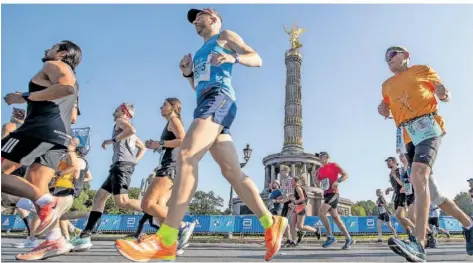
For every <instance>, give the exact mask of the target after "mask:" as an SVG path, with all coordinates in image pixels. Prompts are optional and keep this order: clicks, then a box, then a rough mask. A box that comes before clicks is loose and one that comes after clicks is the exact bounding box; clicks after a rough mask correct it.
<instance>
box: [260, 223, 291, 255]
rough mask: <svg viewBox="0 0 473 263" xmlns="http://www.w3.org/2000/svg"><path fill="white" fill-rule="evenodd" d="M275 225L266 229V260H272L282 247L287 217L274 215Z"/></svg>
mask: <svg viewBox="0 0 473 263" xmlns="http://www.w3.org/2000/svg"><path fill="white" fill-rule="evenodd" d="M273 221H274V223H273V225H272V226H271V227H269V228H268V229H266V230H265V231H264V240H265V242H266V254H265V256H264V260H266V261H270V260H271V259H272V258H273V257H274V255H276V254H277V253H278V251H279V249H281V240H282V238H283V235H284V232H285V231H286V228H287V218H284V217H280V216H273Z"/></svg>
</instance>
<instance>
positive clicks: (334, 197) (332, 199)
mask: <svg viewBox="0 0 473 263" xmlns="http://www.w3.org/2000/svg"><path fill="white" fill-rule="evenodd" d="M339 201H340V195H339V194H335V193H330V194H324V203H325V204H328V205H330V206H331V207H332V208H333V209H337V206H338V202H339Z"/></svg>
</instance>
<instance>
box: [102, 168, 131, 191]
mask: <svg viewBox="0 0 473 263" xmlns="http://www.w3.org/2000/svg"><path fill="white" fill-rule="evenodd" d="M134 171H135V163H132V162H116V163H114V164H113V165H112V166H111V167H110V171H109V174H108V177H107V179H105V182H103V184H102V186H101V187H100V188H102V189H103V190H105V191H107V192H109V193H111V194H113V195H120V194H128V189H129V187H130V183H131V175H132V174H133V172H134Z"/></svg>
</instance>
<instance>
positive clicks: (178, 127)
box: [116, 98, 195, 254]
mask: <svg viewBox="0 0 473 263" xmlns="http://www.w3.org/2000/svg"><path fill="white" fill-rule="evenodd" d="M181 108H182V105H181V101H180V100H179V99H177V98H167V99H165V100H164V102H163V105H162V106H161V116H163V117H164V118H165V119H166V120H167V124H166V126H164V129H163V132H162V133H161V138H160V140H159V141H153V140H147V141H146V143H145V146H146V147H147V148H148V149H151V150H156V151H157V152H158V153H160V154H161V160H160V164H159V166H158V167H157V168H156V169H155V171H154V173H155V175H156V176H155V178H154V179H153V182H152V183H151V185H150V186H149V187H148V189H147V190H146V193H145V194H144V196H143V199H142V200H141V208H142V209H143V211H144V212H145V213H147V214H148V215H151V216H153V217H156V218H157V219H158V222H159V224H162V222H163V221H164V219H166V216H167V213H168V207H167V202H168V201H169V198H170V197H171V190H172V187H173V181H174V176H175V174H176V162H177V159H176V156H177V151H178V148H179V147H180V146H181V142H182V139H183V138H184V135H185V134H186V133H185V131H184V125H183V124H182V120H181ZM194 228H195V223H186V222H181V225H180V228H179V237H180V238H179V242H178V245H177V249H178V251H179V252H178V253H179V254H182V253H183V251H182V249H183V247H184V246H185V245H187V244H188V242H189V239H190V237H191V235H192V233H193V231H194ZM152 236H154V234H153V235H152ZM148 237H150V236H145V237H143V238H141V240H139V239H138V240H137V239H134V240H117V242H116V243H117V246H133V244H129V243H130V242H131V243H134V244H138V243H140V242H142V241H143V240H144V239H146V238H148Z"/></svg>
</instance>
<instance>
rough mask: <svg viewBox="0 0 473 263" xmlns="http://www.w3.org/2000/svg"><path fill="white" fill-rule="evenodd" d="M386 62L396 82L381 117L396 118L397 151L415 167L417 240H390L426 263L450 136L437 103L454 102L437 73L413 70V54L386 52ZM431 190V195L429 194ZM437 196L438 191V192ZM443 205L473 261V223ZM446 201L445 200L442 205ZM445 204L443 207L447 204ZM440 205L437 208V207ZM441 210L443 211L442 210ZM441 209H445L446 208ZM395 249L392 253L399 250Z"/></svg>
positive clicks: (389, 85)
mask: <svg viewBox="0 0 473 263" xmlns="http://www.w3.org/2000/svg"><path fill="white" fill-rule="evenodd" d="M385 59H386V62H387V63H388V66H389V69H390V70H391V71H392V72H393V73H394V76H392V77H391V78H389V79H388V80H386V81H385V82H384V83H383V87H382V95H383V100H382V102H381V103H380V105H379V106H378V112H379V113H380V114H381V115H382V116H384V117H385V118H388V117H389V116H390V115H391V113H392V118H393V119H394V121H395V123H396V126H397V127H398V130H397V138H396V148H397V149H401V148H402V147H403V145H405V148H406V150H407V158H408V160H409V164H410V167H411V175H410V176H411V178H412V183H413V186H414V190H415V194H416V204H415V208H416V212H415V214H416V223H415V225H416V226H418V227H417V228H416V238H415V239H413V240H411V242H403V241H401V240H400V239H396V238H391V239H390V240H389V242H388V244H389V245H390V247H392V248H394V249H395V250H400V251H401V252H402V254H403V256H404V257H405V258H406V259H407V260H411V261H415V262H422V261H425V260H426V259H427V257H426V254H425V249H424V241H425V239H426V231H427V229H426V226H427V222H428V214H429V206H430V201H431V200H430V198H429V196H430V197H431V198H432V196H431V195H433V194H439V192H438V191H437V193H432V189H430V188H431V187H430V184H431V183H430V182H428V180H429V177H431V173H432V167H433V165H434V163H435V159H436V156H437V151H438V149H439V146H440V141H441V138H442V137H443V135H444V134H445V122H444V120H443V118H442V117H440V115H438V113H437V111H438V101H437V99H436V97H437V98H438V99H439V100H440V101H443V102H447V101H449V100H450V97H451V95H450V92H449V91H448V90H447V88H446V87H445V86H444V85H443V84H442V83H441V82H440V79H439V77H438V76H437V73H436V72H435V71H434V70H433V69H432V68H431V67H429V66H425V65H415V66H412V67H409V59H410V54H409V51H408V50H407V49H406V48H403V47H399V46H394V47H390V48H388V49H387V51H386V53H385ZM429 189H430V190H429ZM436 190H438V189H436ZM435 198H436V199H437V200H438V202H437V203H440V201H443V202H447V203H446V204H444V206H446V207H447V210H444V209H442V210H444V211H445V212H447V214H449V212H451V213H455V214H456V218H457V217H458V218H460V219H461V220H459V221H460V222H461V223H462V225H463V226H464V235H465V237H466V240H467V243H466V250H467V253H468V254H469V255H473V229H472V227H473V221H472V220H471V218H469V217H468V216H466V215H465V214H464V213H463V214H462V212H461V210H459V209H457V208H458V207H456V205H455V204H453V205H452V204H451V203H450V202H449V200H448V199H446V198H443V197H442V196H441V195H439V196H436V197H435ZM440 199H443V200H440ZM443 202H442V203H443ZM434 203H436V202H434ZM439 207H441V206H439ZM441 208H442V207H441ZM394 249H393V250H394Z"/></svg>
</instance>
